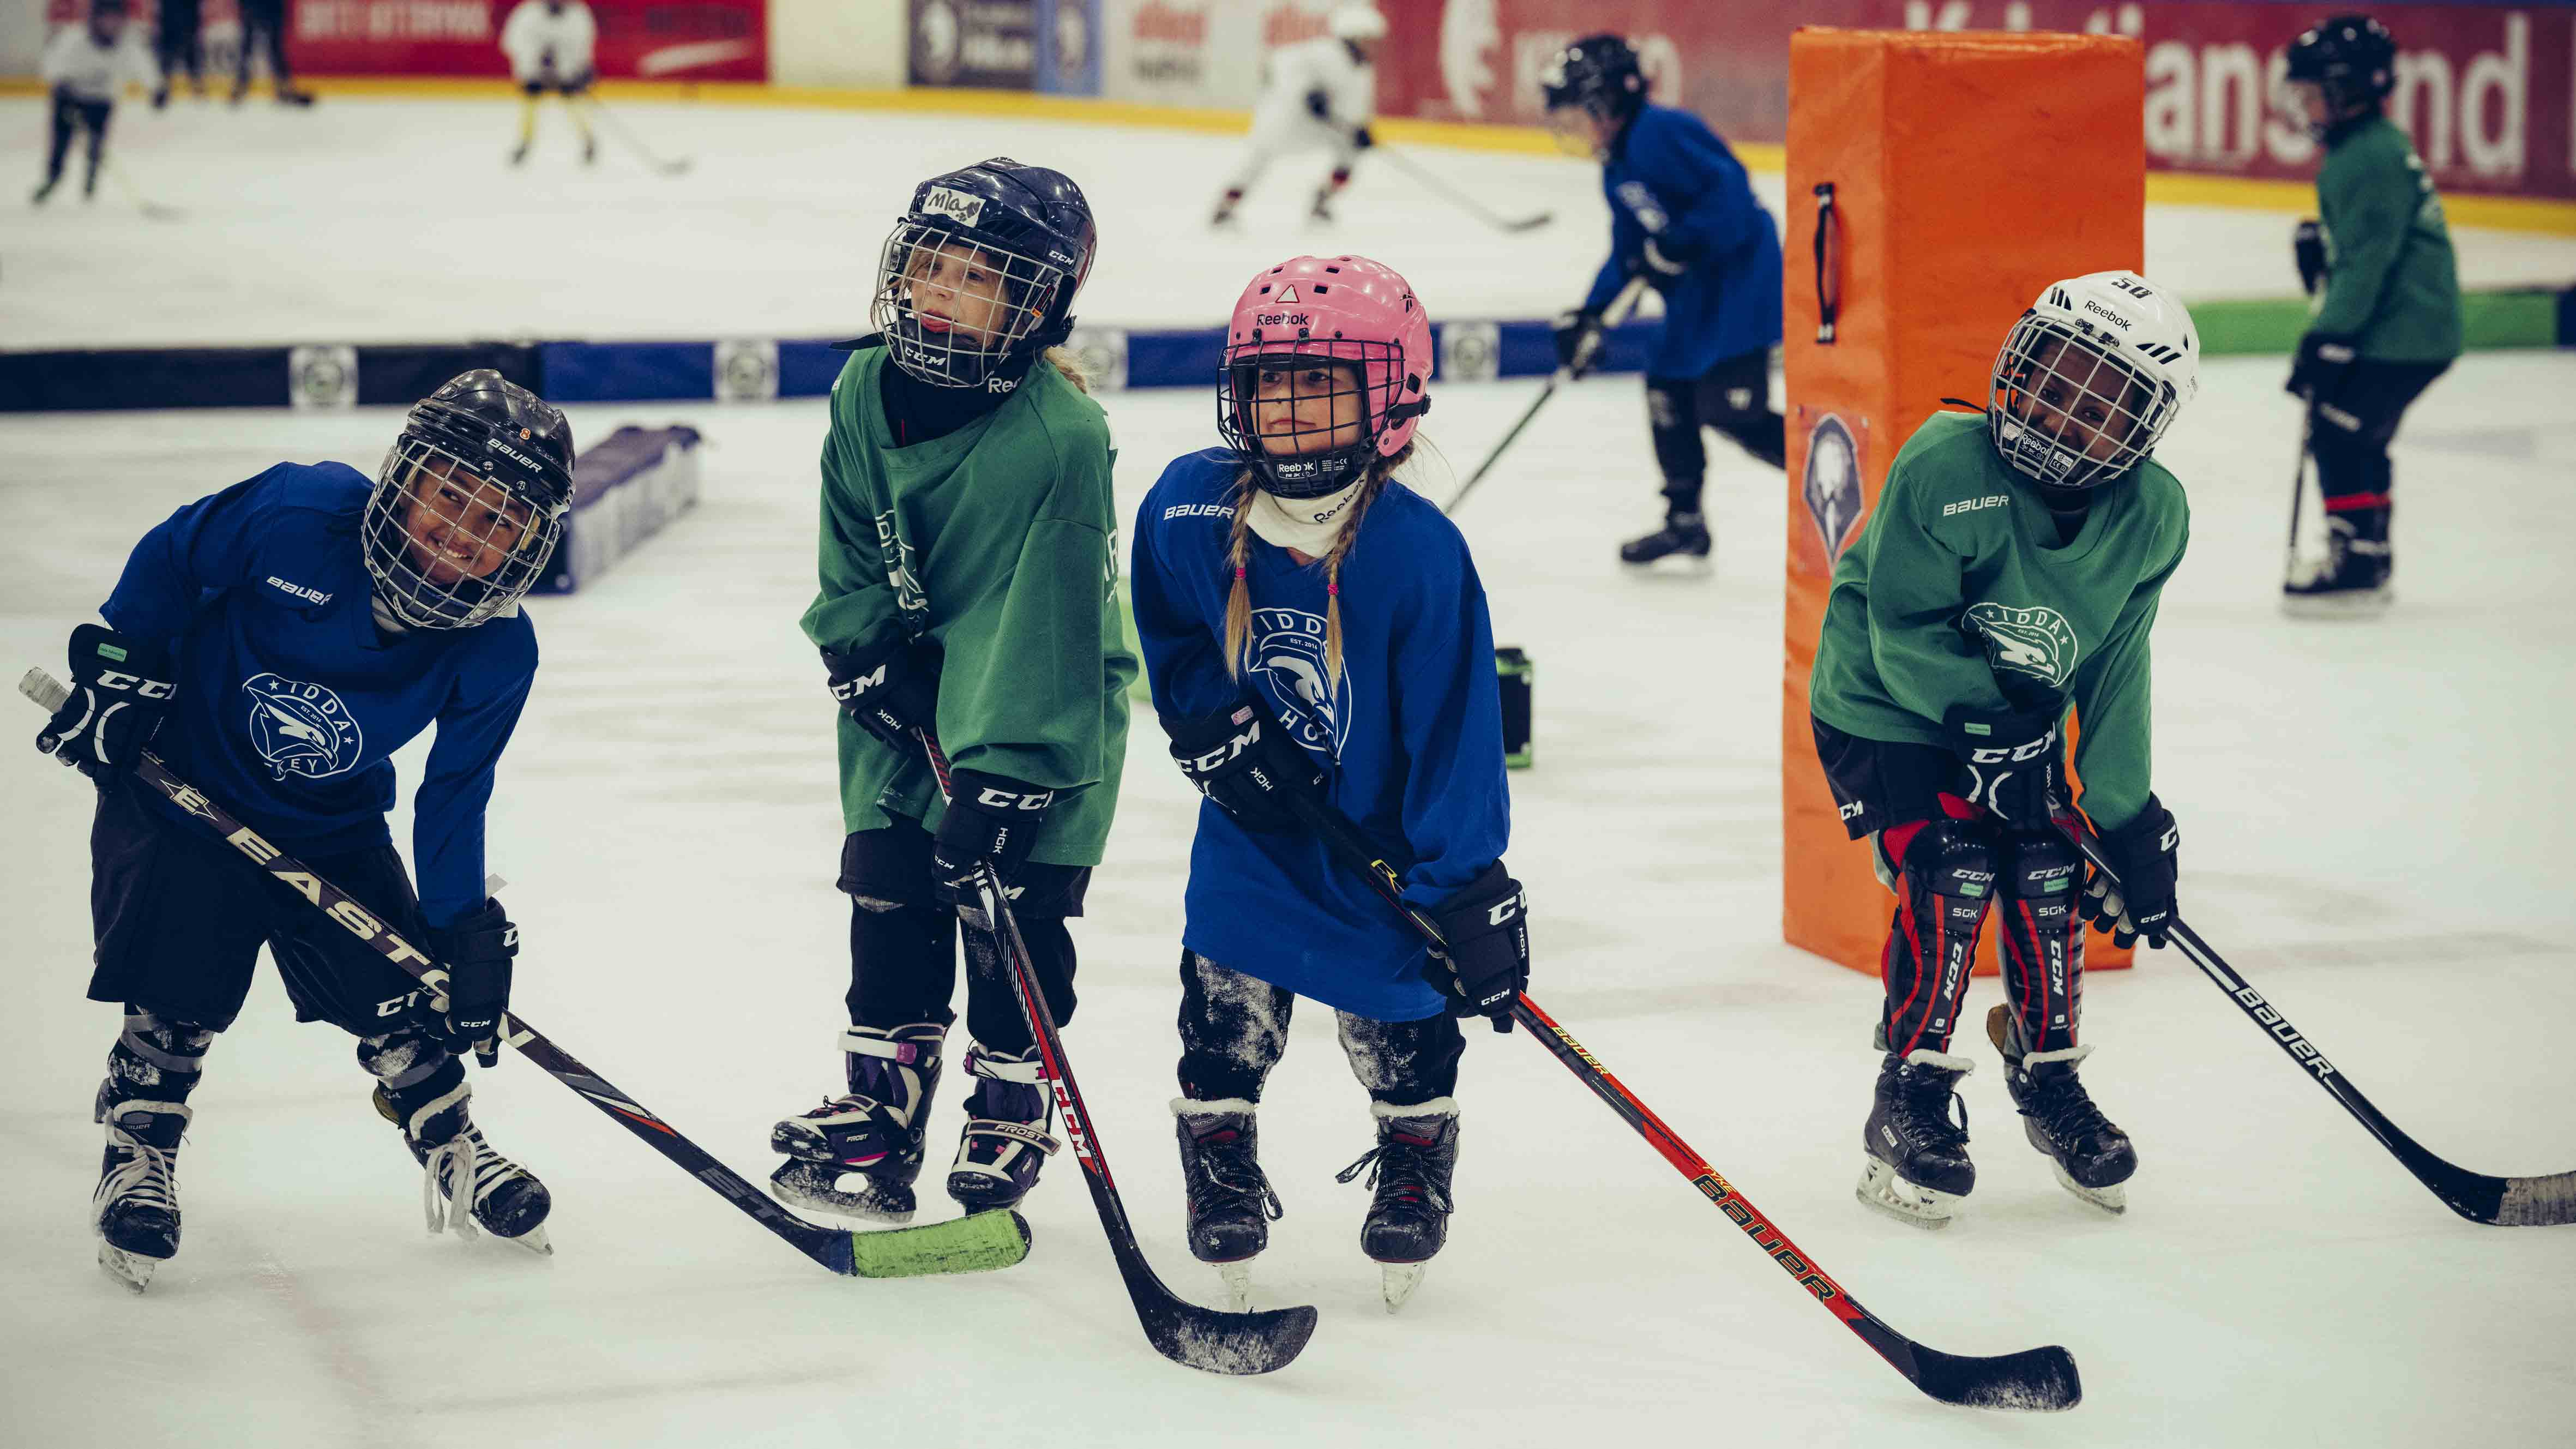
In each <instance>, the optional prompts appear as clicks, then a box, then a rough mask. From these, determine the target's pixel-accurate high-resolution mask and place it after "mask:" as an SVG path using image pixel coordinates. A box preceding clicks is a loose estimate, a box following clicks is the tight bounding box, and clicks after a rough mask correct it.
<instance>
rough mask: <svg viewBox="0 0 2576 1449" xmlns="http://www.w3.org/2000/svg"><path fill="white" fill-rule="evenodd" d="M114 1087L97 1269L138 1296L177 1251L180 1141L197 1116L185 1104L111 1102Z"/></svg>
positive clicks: (105, 1118)
mask: <svg viewBox="0 0 2576 1449" xmlns="http://www.w3.org/2000/svg"><path fill="white" fill-rule="evenodd" d="M115 1086H116V1082H115V1081H114V1080H113V1079H110V1080H109V1081H108V1082H107V1083H105V1084H104V1085H102V1086H101V1087H100V1088H99V1094H98V1109H97V1120H98V1121H100V1122H103V1123H105V1124H106V1126H107V1156H106V1160H105V1161H104V1162H103V1163H102V1164H101V1165H100V1168H99V1175H98V1191H97V1192H95V1193H93V1194H91V1196H90V1221H91V1223H92V1224H93V1225H94V1226H95V1227H96V1228H97V1229H98V1265H99V1267H101V1268H104V1269H106V1270H107V1272H108V1273H109V1274H110V1275H111V1276H113V1277H115V1278H116V1279H117V1280H118V1281H120V1282H122V1283H124V1284H125V1286H127V1287H128V1288H131V1289H133V1290H134V1291H135V1292H137V1293H140V1292H142V1291H143V1288H144V1285H145V1284H147V1283H149V1282H151V1281H152V1270H153V1269H155V1268H158V1267H160V1266H161V1265H162V1264H163V1263H165V1262H167V1261H169V1260H170V1259H171V1258H172V1257H174V1256H176V1255H177V1254H178V1251H179V1180H178V1177H177V1172H178V1166H179V1139H180V1137H181V1136H183V1135H184V1134H185V1133H186V1132H187V1130H188V1119H189V1116H190V1115H191V1114H190V1113H189V1110H188V1108H187V1106H186V1104H184V1103H180V1102H145V1101H123V1102H116V1101H110V1100H109V1094H110V1089H112V1088H113V1087H115Z"/></svg>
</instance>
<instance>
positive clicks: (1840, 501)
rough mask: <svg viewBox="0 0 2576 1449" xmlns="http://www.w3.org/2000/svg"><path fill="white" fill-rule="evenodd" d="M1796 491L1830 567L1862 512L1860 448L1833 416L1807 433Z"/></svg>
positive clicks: (1820, 421) (1848, 431)
mask: <svg viewBox="0 0 2576 1449" xmlns="http://www.w3.org/2000/svg"><path fill="white" fill-rule="evenodd" d="M1649 396H1651V394H1649ZM1798 491H1799V495H1800V496H1801V497H1803V498H1805V499H1806V501H1807V517H1808V518H1809V519H1811V520H1813V521H1814V523H1815V525H1816V541H1817V542H1818V543H1821V544H1823V545H1824V546H1825V562H1826V563H1827V564H1829V565H1830V564H1832V563H1833V562H1834V561H1835V560H1837V559H1839V558H1841V557H1842V556H1843V549H1844V547H1845V546H1846V545H1848V544H1849V543H1850V542H1851V535H1852V529H1853V527H1854V526H1855V525H1856V524H1858V523H1859V522H1860V508H1861V501H1860V444H1859V443H1858V442H1856V441H1854V440H1853V438H1852V432H1851V429H1850V428H1848V427H1846V426H1844V425H1843V420H1842V419H1841V418H1838V417H1836V416H1834V415H1833V414H1832V413H1827V414H1825V415H1824V416H1823V417H1821V418H1818V419H1816V425H1815V426H1814V427H1813V428H1811V429H1809V430H1808V432H1807V469H1806V476H1805V478H1804V480H1803V481H1802V482H1801V484H1800V485H1799V490H1798Z"/></svg>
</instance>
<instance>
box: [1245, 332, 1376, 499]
mask: <svg viewBox="0 0 2576 1449" xmlns="http://www.w3.org/2000/svg"><path fill="white" fill-rule="evenodd" d="M1404 375H1405V372H1404V348H1403V346H1402V345H1401V344H1399V343H1395V342H1377V341H1358V340H1347V339H1340V338H1313V339H1306V340H1300V341H1295V342H1285V341H1282V342H1267V341H1262V340H1260V339H1259V338H1257V337H1256V338H1255V339H1254V340H1252V341H1250V342H1242V343H1237V344H1235V345H1233V346H1231V347H1228V348H1227V349H1226V356H1225V361H1224V363H1223V365H1222V366H1221V367H1220V368H1219V369H1218V377H1217V402H1216V426H1217V433H1218V435H1219V436H1220V437H1222V438H1223V439H1224V440H1225V445H1226V446H1227V447H1229V448H1232V449H1233V450H1234V451H1235V452H1236V453H1237V454H1239V455H1241V456H1242V458H1243V459H1244V461H1246V462H1247V463H1250V464H1251V465H1252V467H1253V468H1254V469H1255V470H1256V471H1257V472H1259V473H1260V474H1261V477H1262V480H1263V485H1262V486H1263V487H1264V488H1265V489H1266V490H1267V491H1268V492H1270V493H1272V494H1275V495H1277V496H1278V497H1281V498H1317V497H1321V496H1323V495H1324V494H1327V493H1333V492H1337V491H1339V490H1341V489H1343V488H1346V487H1348V486H1350V485H1351V484H1352V483H1355V482H1357V481H1359V478H1360V476H1361V475H1362V474H1363V473H1364V472H1365V471H1366V470H1367V467H1368V460H1369V459H1370V458H1371V457H1372V456H1374V455H1375V454H1376V452H1377V440H1378V437H1379V436H1380V434H1382V433H1383V432H1384V431H1385V429H1386V423H1387V413H1388V410H1389V409H1391V408H1393V407H1394V406H1395V405H1396V404H1397V403H1398V402H1399V401H1400V400H1401V391H1402V388H1403V385H1404Z"/></svg>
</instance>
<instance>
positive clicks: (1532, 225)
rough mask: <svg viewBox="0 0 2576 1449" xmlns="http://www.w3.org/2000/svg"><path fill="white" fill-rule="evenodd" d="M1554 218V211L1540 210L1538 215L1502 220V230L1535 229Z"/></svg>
mask: <svg viewBox="0 0 2576 1449" xmlns="http://www.w3.org/2000/svg"><path fill="white" fill-rule="evenodd" d="M1554 220H1556V213H1555V212H1552V211H1542V212H1540V213H1539V214H1538V215H1536V216H1526V217H1523V218H1521V219H1520V220H1519V221H1506V222H1504V223H1503V230H1505V231H1536V230H1538V229H1539V228H1540V227H1543V226H1545V225H1547V224H1548V223H1549V222H1551V221H1554Z"/></svg>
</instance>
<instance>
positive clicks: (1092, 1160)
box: [920, 730, 1315, 1374]
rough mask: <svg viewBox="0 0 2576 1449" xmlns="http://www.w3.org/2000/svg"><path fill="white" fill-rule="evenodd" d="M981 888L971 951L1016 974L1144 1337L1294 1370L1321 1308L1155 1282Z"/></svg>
mask: <svg viewBox="0 0 2576 1449" xmlns="http://www.w3.org/2000/svg"><path fill="white" fill-rule="evenodd" d="M920 733H921V745H922V752H923V753H924V754H925V755H927V756H928V757H929V759H930V768H931V772H932V773H933V774H935V775H937V776H938V777H939V793H940V796H941V798H943V799H945V798H947V797H948V796H949V794H950V792H951V790H952V789H953V786H952V783H951V781H950V778H949V765H948V755H947V753H946V752H945V751H943V750H941V749H940V748H939V741H937V740H936V739H933V738H931V736H930V734H929V732H928V731H926V730H925V731H921V732H920ZM975 888H976V890H977V891H978V892H979V893H980V894H981V895H982V896H983V898H984V924H985V927H988V928H989V929H983V928H978V927H977V926H976V925H975V923H974V922H972V921H967V922H966V925H967V933H966V934H967V941H968V944H969V946H970V947H971V948H973V949H977V950H992V951H996V952H998V953H999V955H1000V957H1001V962H1002V966H1003V968H1004V970H1005V971H1006V972H1007V974H1008V975H1009V977H1010V982H1011V991H1012V994H1013V995H1015V996H1017V997H1018V998H1019V1001H1020V1014H1021V1015H1022V1016H1023V1017H1025V1018H1027V1020H1028V1024H1029V1037H1030V1039H1031V1040H1033V1041H1035V1042H1036V1043H1037V1046H1038V1065H1039V1070H1040V1071H1041V1072H1042V1073H1043V1074H1044V1075H1045V1077H1046V1080H1047V1086H1048V1088H1049V1089H1050V1090H1052V1091H1053V1092H1054V1094H1055V1109H1056V1114H1057V1115H1058V1116H1059V1117H1061V1118H1063V1119H1064V1136H1065V1140H1066V1141H1067V1142H1069V1143H1071V1144H1072V1145H1073V1155H1074V1157H1075V1158H1076V1159H1077V1160H1079V1161H1080V1162H1081V1163H1082V1180H1083V1182H1084V1183H1085V1184H1086V1185H1088V1186H1089V1187H1090V1189H1091V1205H1092V1207H1093V1208H1094V1209H1096V1210H1098V1212H1099V1214H1100V1227H1101V1231H1102V1232H1104V1233H1105V1234H1107V1235H1108V1238H1109V1251H1110V1254H1111V1256H1113V1257H1115V1258H1116V1259H1117V1260H1118V1276H1119V1277H1120V1278H1122V1279H1124V1280H1125V1281H1126V1284H1127V1296H1128V1298H1129V1299H1131V1300H1133V1301H1134V1303H1135V1305H1136V1318H1137V1321H1138V1322H1139V1323H1140V1324H1141V1325H1142V1326H1143V1327H1144V1330H1145V1340H1146V1341H1147V1342H1148V1343H1151V1344H1152V1345H1154V1351H1155V1352H1156V1353H1159V1354H1161V1355H1162V1356H1163V1357H1165V1358H1167V1359H1170V1360H1171V1361H1172V1362H1174V1363H1177V1364H1185V1365H1187V1366H1188V1367H1190V1368H1194V1369H1202V1370H1204V1371H1206V1372H1208V1373H1212V1374H1266V1373H1269V1372H1270V1371H1271V1370H1273V1369H1280V1368H1286V1367H1287V1366H1288V1364H1289V1362H1290V1361H1291V1360H1293V1359H1295V1358H1296V1357H1297V1355H1298V1354H1299V1353H1301V1352H1303V1351H1304V1350H1305V1347H1306V1340H1307V1339H1308V1338H1309V1337H1311V1336H1313V1334H1314V1332H1315V1310H1314V1309H1312V1308H1310V1307H1304V1306H1300V1307H1296V1308H1273V1309H1268V1310H1265V1311H1263V1312H1260V1313H1224V1312H1219V1311H1218V1310H1216V1309H1213V1308H1201V1307H1199V1306H1198V1305H1197V1304H1195V1303H1188V1302H1184V1301H1183V1300H1182V1299H1181V1298H1180V1297H1179V1296H1178V1295H1176V1294H1174V1293H1173V1292H1172V1290H1171V1289H1169V1288H1166V1287H1164V1286H1163V1280H1162V1279H1160V1278H1158V1277H1156V1276H1155V1275H1154V1269H1153V1265H1151V1264H1149V1263H1147V1262H1146V1261H1145V1254H1144V1251H1143V1250H1142V1249H1140V1248H1138V1247H1137V1246H1136V1228H1135V1225H1134V1224H1133V1223H1131V1222H1129V1221H1128V1219H1127V1207H1126V1204H1125V1203H1123V1202H1121V1201H1120V1200H1119V1197H1118V1184H1117V1182H1116V1181H1115V1180H1113V1179H1112V1178H1111V1177H1110V1175H1109V1159H1108V1158H1107V1157H1105V1156H1103V1155H1102V1154H1101V1151H1100V1138H1099V1136H1098V1135H1097V1134H1096V1133H1094V1132H1093V1131H1092V1130H1091V1113H1090V1110H1089V1109H1088V1108H1086V1107H1084V1106H1083V1104H1082V1088H1081V1087H1080V1086H1078V1085H1076V1084H1075V1082H1074V1080H1073V1064H1072V1063H1071V1062H1070V1061H1068V1060H1067V1059H1066V1058H1065V1054H1064V1036H1063V1034H1062V1033H1061V1032H1059V1031H1057V1029H1056V1024H1055V1014H1054V1013H1053V1012H1052V1011H1050V1010H1048V1009H1047V1002H1046V993H1045V991H1043V990H1042V989H1040V987H1039V985H1038V972H1037V966H1036V964H1035V963H1034V962H1032V961H1031V960H1030V959H1029V947H1028V943H1027V942H1026V941H1025V940H1023V939H1021V936H1020V923H1019V922H1018V920H1016V919H1014V918H1013V916H1012V915H1011V901H1010V894H1009V889H1008V888H1007V887H1006V886H1004V885H1003V884H1002V880H1001V877H1000V876H998V875H996V874H995V873H994V871H993V867H992V864H991V862H989V861H988V862H985V863H984V864H982V865H980V866H978V867H977V868H976V880H975ZM961 918H962V913H961Z"/></svg>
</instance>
